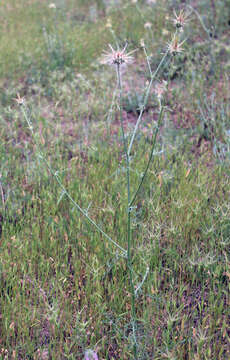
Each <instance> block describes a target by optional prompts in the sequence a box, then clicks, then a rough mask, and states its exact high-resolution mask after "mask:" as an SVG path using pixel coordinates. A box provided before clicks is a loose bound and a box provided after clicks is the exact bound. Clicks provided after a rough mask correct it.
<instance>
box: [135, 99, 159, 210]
mask: <svg viewBox="0 0 230 360" xmlns="http://www.w3.org/2000/svg"><path fill="white" fill-rule="evenodd" d="M163 113H164V108H163V107H162V106H160V113H159V117H158V122H157V128H156V131H155V134H154V135H153V137H152V149H151V153H150V156H149V161H148V164H147V166H146V168H145V171H144V175H143V176H142V179H141V181H140V184H139V186H138V188H137V190H136V192H135V194H134V195H133V198H132V200H131V202H130V204H129V206H130V207H131V206H132V205H133V203H134V201H135V200H136V197H137V194H138V193H139V191H140V189H141V187H142V185H143V182H144V180H145V178H146V175H147V172H148V169H149V166H150V163H151V161H152V158H153V152H154V149H155V146H156V140H157V134H158V132H159V128H160V125H161V121H162V118H163Z"/></svg>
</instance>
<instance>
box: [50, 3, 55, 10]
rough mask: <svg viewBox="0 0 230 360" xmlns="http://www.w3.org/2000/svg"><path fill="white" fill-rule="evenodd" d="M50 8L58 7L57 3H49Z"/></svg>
mask: <svg viewBox="0 0 230 360" xmlns="http://www.w3.org/2000/svg"><path fill="white" fill-rule="evenodd" d="M49 8H50V9H56V8H57V7H56V4H54V3H51V4H49Z"/></svg>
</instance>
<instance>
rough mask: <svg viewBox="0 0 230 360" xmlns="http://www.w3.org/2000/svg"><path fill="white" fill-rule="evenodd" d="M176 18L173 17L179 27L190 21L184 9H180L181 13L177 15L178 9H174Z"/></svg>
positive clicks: (181, 27)
mask: <svg viewBox="0 0 230 360" xmlns="http://www.w3.org/2000/svg"><path fill="white" fill-rule="evenodd" d="M173 13H174V16H175V17H174V19H172V22H173V24H174V25H175V26H176V28H177V29H181V30H182V29H183V27H184V26H185V24H186V23H187V22H188V16H189V15H188V14H185V12H184V10H180V12H179V14H178V15H177V13H176V11H175V10H174V11H173Z"/></svg>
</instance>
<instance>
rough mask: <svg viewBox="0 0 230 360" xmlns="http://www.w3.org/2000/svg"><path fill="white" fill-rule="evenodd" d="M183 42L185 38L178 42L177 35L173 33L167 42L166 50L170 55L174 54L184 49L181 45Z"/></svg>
mask: <svg viewBox="0 0 230 360" xmlns="http://www.w3.org/2000/svg"><path fill="white" fill-rule="evenodd" d="M184 42H185V40H184V41H182V42H181V43H180V42H179V37H178V36H177V35H174V36H173V38H172V40H171V41H170V42H169V43H168V44H167V50H168V51H169V52H170V54H172V55H176V54H178V53H181V52H182V51H183V50H184V49H183V48H182V45H183V43H184Z"/></svg>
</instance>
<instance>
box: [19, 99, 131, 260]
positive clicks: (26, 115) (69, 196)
mask: <svg viewBox="0 0 230 360" xmlns="http://www.w3.org/2000/svg"><path fill="white" fill-rule="evenodd" d="M22 113H23V115H24V117H25V120H26V122H27V124H28V126H29V129H30V131H31V134H32V136H33V139H34V142H35V144H36V146H37V149H38V155H39V157H40V158H41V159H42V160H43V162H44V163H45V164H46V166H47V168H48V169H49V171H50V173H51V174H52V175H53V176H54V178H55V179H56V181H57V183H58V184H59V186H60V188H61V189H62V190H63V192H64V193H65V195H66V196H67V198H68V199H69V200H70V201H71V202H72V204H73V205H74V206H75V207H76V208H77V210H78V211H79V212H80V213H81V214H82V215H84V216H85V218H86V219H87V220H88V222H89V223H90V224H91V225H93V226H94V227H95V228H96V229H97V230H98V231H99V232H100V233H101V234H102V235H103V236H104V237H105V238H106V239H107V240H108V241H109V242H111V243H112V244H113V245H114V246H115V247H117V248H118V249H119V250H120V251H121V252H122V253H123V257H125V258H126V257H127V251H126V250H125V249H124V248H123V247H121V246H120V245H119V244H117V243H116V242H115V241H114V240H113V239H112V238H111V237H110V236H109V235H107V234H106V233H105V232H104V231H103V230H102V229H101V228H100V226H98V225H97V224H96V223H95V221H94V220H92V219H91V218H90V217H89V216H88V214H87V213H86V212H85V211H84V210H83V209H82V208H81V207H80V206H79V205H78V204H77V203H76V201H75V200H74V199H73V198H72V196H71V195H70V194H69V192H68V191H67V190H66V188H65V186H64V185H63V184H62V182H61V179H60V177H59V176H58V173H57V172H55V171H54V170H53V169H52V168H51V166H50V165H49V163H48V161H47V160H46V158H45V156H44V155H43V153H42V151H41V150H40V147H39V144H38V142H37V139H36V136H35V133H34V130H33V126H32V123H31V121H30V118H29V116H28V114H27V111H26V108H25V106H24V105H23V106H22Z"/></svg>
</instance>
